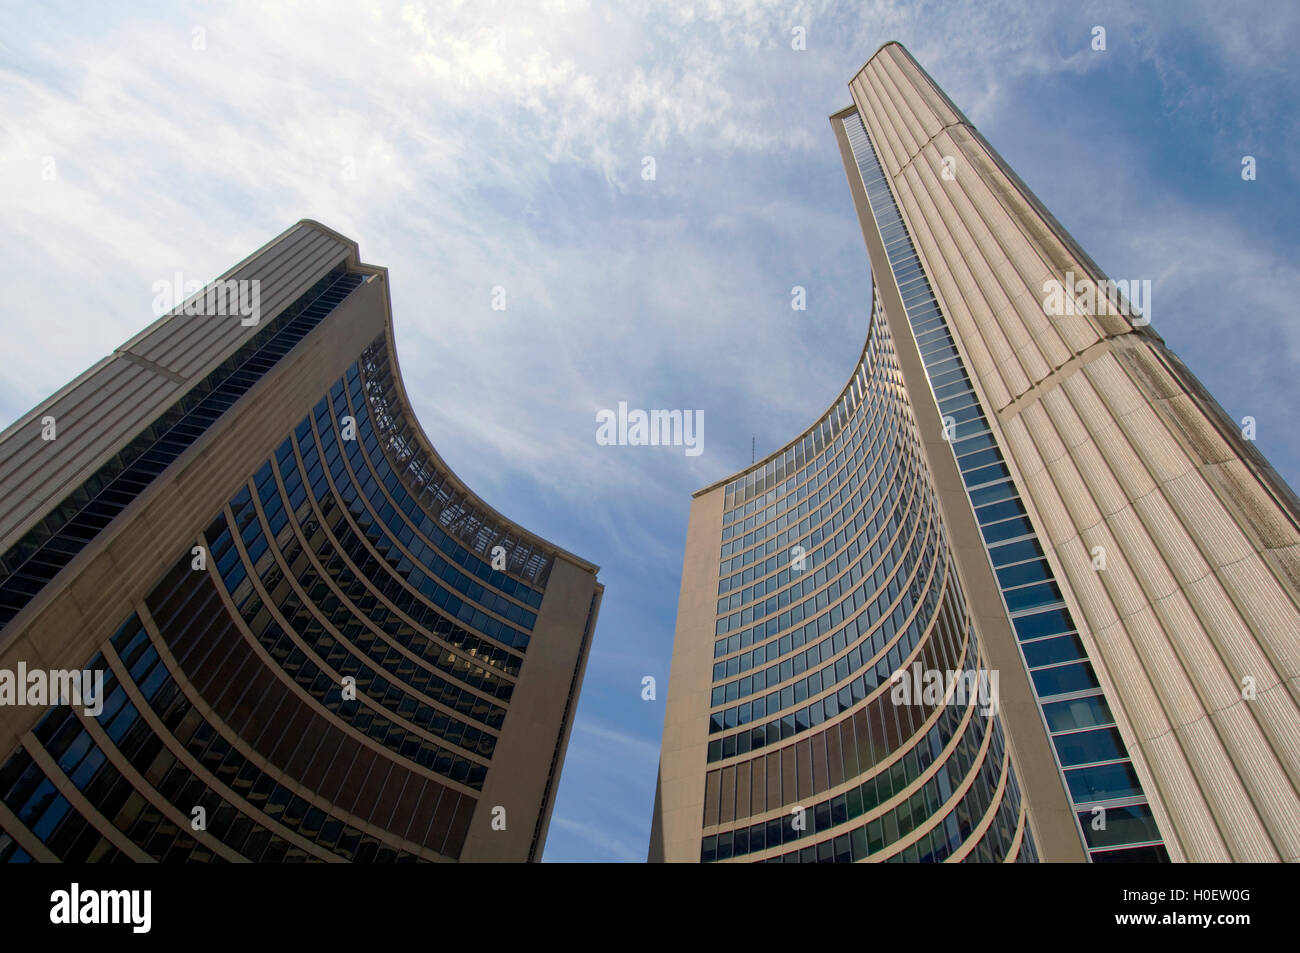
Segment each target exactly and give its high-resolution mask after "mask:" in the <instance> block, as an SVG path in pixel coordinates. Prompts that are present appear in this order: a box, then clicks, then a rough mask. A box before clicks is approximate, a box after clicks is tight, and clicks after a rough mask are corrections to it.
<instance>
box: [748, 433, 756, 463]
mask: <svg viewBox="0 0 1300 953" xmlns="http://www.w3.org/2000/svg"><path fill="white" fill-rule="evenodd" d="M757 439H758V434H754V436H752V437H750V438H749V462H750V464H751V465H752V464H753V463H754V461H755V460H756V459H757V457H755V456H754V441H756V440H757Z"/></svg>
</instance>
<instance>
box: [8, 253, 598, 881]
mask: <svg viewBox="0 0 1300 953" xmlns="http://www.w3.org/2000/svg"><path fill="white" fill-rule="evenodd" d="M342 277H344V276H342V275H335V276H333V277H332V278H331V279H330V281H329V282H327V283H325V284H324V285H323V286H321V287H318V288H317V289H313V292H312V293H311V295H310V297H311V299H312V301H314V302H320V301H322V300H329V301H333V302H334V303H335V304H337V303H338V301H341V300H342V298H341V297H338V293H339V290H340V289H342V288H346V289H348V290H350V289H351V288H353V287H356V285H357V284H359V282H360V276H356V275H351V276H347V277H348V278H349V279H356V280H349V281H347V282H343V281H342V280H341V279H342ZM322 287H323V288H324V289H326V290H329V289H334V296H333V297H331V298H328V299H325V298H324V297H323V292H322V290H321V289H322ZM308 310H309V309H306V308H304V309H300V310H299V312H298V314H299V318H300V319H301V318H302V316H303V315H306V314H307V312H308ZM315 323H319V317H317V318H315ZM311 326H314V324H312V325H311ZM299 330H301V327H300V326H295V325H293V322H292V321H289V322H283V321H277V322H276V323H275V324H274V325H273V326H272V327H270V328H269V329H268V330H267V331H266V332H264V333H263V334H262V335H259V337H258V338H257V339H256V340H255V342H253V344H252V345H250V346H249V347H252V348H253V350H252V354H253V358H250V359H248V360H244V361H242V362H241V363H239V364H238V365H237V366H238V368H239V370H238V371H237V372H235V373H236V374H237V375H244V376H240V377H239V378H238V383H239V385H240V386H241V387H242V388H243V390H246V389H247V387H248V386H251V384H252V383H253V382H254V381H255V380H256V375H255V373H253V370H258V371H260V372H261V373H264V372H265V371H266V370H267V369H269V367H270V366H271V364H272V363H273V361H270V359H269V357H268V355H272V354H275V353H276V352H277V351H278V352H279V353H280V354H281V355H282V354H283V353H284V352H286V351H287V349H288V346H291V343H287V342H288V339H287V338H285V337H284V335H285V333H286V331H289V332H290V333H292V334H297V338H294V339H293V340H297V339H300V338H301V336H302V335H301V334H298V331H299ZM307 330H310V328H307ZM302 333H304V334H305V331H302ZM259 342H261V343H259ZM232 360H233V359H232ZM249 360H255V361H257V362H260V363H257V364H256V367H255V368H254V369H252V370H250V367H249ZM394 386H395V381H394V379H393V375H392V371H391V368H390V358H389V355H388V353H387V348H386V345H385V339H384V337H383V336H382V335H381V336H380V337H379V338H378V339H376V341H374V342H373V343H372V344H371V345H370V346H369V347H367V348H366V349H365V350H364V351H363V353H362V354H361V355H359V357H358V359H357V360H356V361H355V362H354V363H353V364H352V365H351V366H350V367H349V368H348V369H347V371H346V373H345V375H344V376H343V377H342V378H341V379H339V380H338V381H337V382H336V383H335V384H334V385H333V386H332V387H330V388H329V390H328V393H326V394H325V395H324V396H323V397H322V398H321V399H320V401H319V402H318V403H317V404H316V405H315V406H314V407H313V408H312V410H311V412H310V413H308V414H307V415H306V416H305V417H304V418H303V419H302V420H301V422H300V423H299V424H298V425H297V426H296V427H294V428H293V431H292V432H291V433H290V434H288V435H287V436H286V437H285V438H284V439H283V441H282V442H281V443H280V444H279V446H278V447H277V448H276V449H275V451H274V453H273V454H272V456H271V457H270V458H269V459H267V460H266V461H265V462H264V463H263V464H262V465H261V466H260V467H258V468H257V470H256V471H255V472H254V474H253V476H252V478H251V479H250V480H248V482H247V483H246V484H244V485H243V486H241V487H240V488H239V489H238V491H237V492H235V493H234V495H233V496H231V497H230V499H229V501H228V503H227V504H226V505H225V506H223V507H222V509H221V511H220V512H218V513H216V514H214V516H213V518H212V520H211V521H210V522H209V524H208V526H207V528H206V530H205V531H204V532H203V534H202V536H201V537H200V538H199V539H197V540H196V541H195V542H196V543H197V544H198V545H199V546H201V547H203V548H204V549H205V550H206V564H205V566H204V567H203V568H201V569H196V568H195V567H194V565H193V563H192V559H193V557H192V555H191V552H189V551H186V552H185V553H183V554H178V555H179V559H178V560H177V562H176V563H175V564H174V565H173V567H172V569H171V570H170V571H169V572H168V573H167V574H166V575H165V576H164V577H163V578H162V580H161V581H160V582H159V583H158V584H157V585H156V586H155V587H154V588H153V589H152V591H151V592H149V594H148V595H147V596H146V597H145V599H144V600H143V605H142V606H141V607H140V609H139V610H138V611H137V612H134V613H132V614H131V615H130V617H129V618H127V619H126V620H125V621H124V622H123V623H122V625H121V626H120V627H119V628H118V629H117V631H116V632H115V634H113V636H112V637H111V638H110V639H108V640H107V641H106V642H105V643H104V644H103V645H102V647H101V648H100V649H99V651H98V652H97V653H96V654H95V656H94V657H93V658H91V659H90V660H88V661H87V663H86V665H85V667H86V668H89V669H95V670H102V671H104V672H105V676H106V678H105V687H104V698H105V702H104V707H103V710H102V712H101V713H100V714H99V715H97V716H90V715H87V714H85V712H84V711H83V710H82V709H80V708H77V709H75V710H74V709H73V708H70V707H68V706H66V705H61V706H58V707H56V708H53V709H52V710H51V711H49V712H48V713H47V714H46V715H45V716H44V717H43V718H42V719H41V721H40V722H39V723H38V724H37V726H36V728H35V729H34V731H33V732H32V733H31V734H30V735H28V736H27V737H26V738H25V739H24V740H23V741H22V742H21V743H20V744H19V746H18V747H17V748H16V749H15V750H13V751H12V752H9V753H8V755H7V757H6V758H5V760H4V761H3V763H0V802H3V803H4V805H5V806H6V807H7V808H8V809H9V810H10V811H11V812H12V814H13V817H14V818H15V819H16V821H17V823H18V824H21V825H22V826H23V827H24V828H25V829H26V831H27V832H29V833H30V835H31V836H34V837H35V838H36V839H37V840H39V841H40V843H41V844H43V845H44V846H45V847H46V848H47V849H48V850H49V851H50V852H51V853H52V854H53V855H54V856H55V857H56V858H58V859H60V860H64V861H118V860H121V861H133V860H149V859H152V860H157V861H190V862H214V863H220V862H228V861H239V860H252V861H260V862H320V861H330V860H340V859H341V860H351V861H363V862H364V861H373V862H414V861H418V860H438V859H456V858H458V857H459V856H460V852H461V849H462V846H463V844H464V841H465V837H466V833H467V831H468V828H469V825H470V820H471V818H472V816H473V814H474V811H475V808H476V806H477V803H478V800H479V792H481V791H482V789H483V785H484V783H485V780H486V777H487V774H488V770H489V767H490V766H491V764H492V759H493V755H494V753H495V750H496V745H497V741H498V739H499V737H500V733H501V730H502V727H503V724H504V722H505V719H506V715H507V713H508V711H509V708H510V704H511V700H512V696H513V693H514V689H515V686H516V682H517V679H518V677H519V673H520V669H521V666H522V663H523V659H524V655H525V653H526V652H527V649H528V646H529V641H530V638H531V636H532V631H533V628H534V626H535V624H536V621H537V610H538V608H539V607H540V605H541V602H542V598H543V595H544V592H545V587H546V582H547V578H548V576H549V571H550V567H551V560H552V559H553V554H551V553H547V552H544V551H542V550H541V549H540V548H538V547H536V546H532V545H530V544H529V543H527V542H526V541H523V540H520V539H519V537H518V535H517V533H514V534H513V535H512V533H513V531H512V530H511V529H510V528H509V527H505V526H503V525H502V524H501V523H500V521H499V520H494V519H493V518H492V516H491V515H490V514H488V513H486V512H485V511H482V510H481V508H475V507H474V506H473V505H472V504H471V503H470V502H468V501H466V500H465V499H464V497H463V495H457V494H456V493H455V492H454V491H452V490H451V489H450V488H451V486H452V484H451V482H450V480H449V479H447V477H446V474H445V473H443V472H441V471H440V470H439V469H438V467H437V461H434V460H431V459H426V457H425V456H424V455H423V454H422V453H421V452H420V451H419V450H418V444H417V442H416V441H415V439H414V436H413V434H412V433H411V431H410V429H409V425H408V424H407V423H406V422H405V421H404V420H403V419H402V417H401V415H400V414H399V413H397V412H395V410H394V409H395V408H397V407H398V406H400V400H399V399H398V395H397V394H396V393H395V391H394ZM242 392H243V391H242V390H236V391H229V390H228V389H227V390H221V387H220V386H214V387H213V388H212V389H211V393H210V394H209V396H212V395H214V394H218V393H220V394H221V396H220V398H217V397H213V398H212V399H213V400H217V399H220V400H221V401H223V402H224V403H223V404H222V405H221V406H220V408H219V409H224V408H225V407H228V406H229V404H230V403H233V401H234V399H236V398H237V396H238V394H239V393H242ZM186 401H190V398H187V399H186ZM178 406H181V405H178ZM209 406H210V405H209V404H207V403H203V402H201V401H200V402H199V403H197V404H194V405H193V410H194V413H197V414H198V415H199V416H198V417H197V418H196V417H195V415H194V413H191V412H189V411H188V410H187V411H185V412H183V413H180V416H179V418H178V420H177V421H176V422H175V423H172V424H169V425H168V426H167V428H166V429H165V430H164V429H163V425H161V424H157V425H155V426H154V427H153V428H151V434H152V433H153V432H154V431H159V432H160V433H162V434H163V436H159V437H156V438H155V439H156V440H172V441H174V442H173V444H169V445H168V446H169V447H170V448H171V449H172V450H175V452H177V453H179V449H183V442H184V441H183V440H181V439H180V438H179V437H177V436H176V435H177V434H178V433H179V434H182V435H183V437H184V438H185V439H186V440H189V441H191V442H192V441H193V440H195V439H197V438H198V437H199V436H200V435H201V433H202V428H201V427H199V426H198V425H197V424H196V423H195V421H196V419H200V418H201V419H207V420H208V422H209V423H210V422H211V420H210V419H208V418H203V416H202V415H203V414H204V413H207V412H208V411H207V409H208V408H209ZM185 407H190V404H189V403H186V404H185ZM182 410H185V408H182ZM218 412H219V411H214V413H218ZM208 417H209V418H212V419H215V418H214V417H212V414H208ZM134 446H135V444H132V447H134ZM178 448H179V449H178ZM132 452H134V451H132ZM129 456H130V454H129V453H126V452H124V454H123V459H126V458H127V457H129ZM146 459H148V460H152V461H154V465H155V466H156V468H157V469H158V470H160V469H161V468H162V467H164V466H165V465H166V463H167V462H169V459H166V460H165V459H163V458H162V457H159V456H158V455H157V453H156V452H154V451H149V453H148V454H146ZM130 472H133V471H131V470H130V467H129V466H127V467H124V468H123V469H122V470H121V473H123V474H125V473H130ZM96 480H97V481H99V475H97V477H96ZM99 482H102V481H99ZM122 485H123V484H121V483H120V482H115V483H112V484H111V487H112V489H111V492H113V493H116V492H119V491H120V487H121V486H122ZM76 496H77V498H78V499H80V498H81V497H82V496H85V497H87V498H89V499H92V500H93V499H97V498H98V496H99V494H98V493H97V491H96V490H94V489H93V488H91V489H85V490H83V491H79V493H78V494H76ZM114 499H118V498H116V497H115V498H114ZM119 502H120V500H119ZM56 522H57V521H56ZM50 525H51V526H53V525H54V524H50ZM67 525H68V526H76V525H80V524H77V523H76V522H75V517H74V518H73V519H71V520H70V521H69V522H68V523H67ZM59 538H60V536H59V531H58V530H57V529H56V531H55V532H53V533H52V534H51V535H50V537H49V539H48V540H47V541H46V543H45V544H42V545H44V546H47V547H48V546H53V547H55V548H58V545H59V544H58V543H57V541H58V539H59ZM503 540H504V541H506V542H507V543H515V542H517V543H518V545H516V546H514V547H513V549H512V550H511V552H510V562H509V563H508V568H507V571H501V570H497V569H493V568H492V566H491V562H490V547H489V546H488V545H487V544H489V543H490V544H492V545H499V544H500V543H501V542H502V541H503ZM66 548H67V547H65V549H66ZM482 556H488V559H486V560H485V559H484V558H482ZM24 565H25V564H24ZM10 578H16V577H12V576H11V577H10ZM15 591H17V590H15ZM597 602H598V599H597V598H595V597H593V599H592V607H591V610H590V611H589V612H588V626H587V631H586V632H585V633H584V639H586V638H589V636H590V628H591V625H592V622H593V617H594V613H595V610H596V605H597ZM585 645H586V642H585V641H584V643H583V647H584V650H585ZM576 679H577V674H576V673H575V676H574V680H575V681H574V684H572V685H570V695H571V697H570V707H569V709H568V710H566V715H565V717H566V718H567V717H568V716H569V714H570V712H571V708H572V701H573V698H572V696H573V695H574V694H575V693H576ZM559 755H560V749H559V747H558V746H557V750H556V758H555V759H554V760H553V763H552V765H551V774H552V780H553V779H554V776H555V775H556V774H557V773H558V767H559V765H558V760H559ZM547 791H548V794H547V796H548V797H549V793H550V784H549V783H548V789H547ZM74 792H75V793H74ZM197 809H202V815H203V820H204V824H203V827H202V829H201V830H200V829H196V828H195V826H194V824H193V819H194V818H195V816H196V811H197ZM543 817H544V812H543V813H542V814H541V815H539V820H538V829H537V831H535V832H534V836H533V844H532V848H531V850H532V851H533V852H536V851H537V850H538V848H539V844H540V837H541V827H542V818H543ZM10 823H11V825H12V822H10ZM2 827H3V825H0V828H2ZM14 833H15V831H13V830H10V831H3V830H0V860H7V861H10V862H28V861H31V860H32V859H33V858H32V856H31V854H30V853H29V852H28V851H27V850H24V849H23V848H22V846H21V844H20V843H19V840H18V839H17V838H15V837H14Z"/></svg>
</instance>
